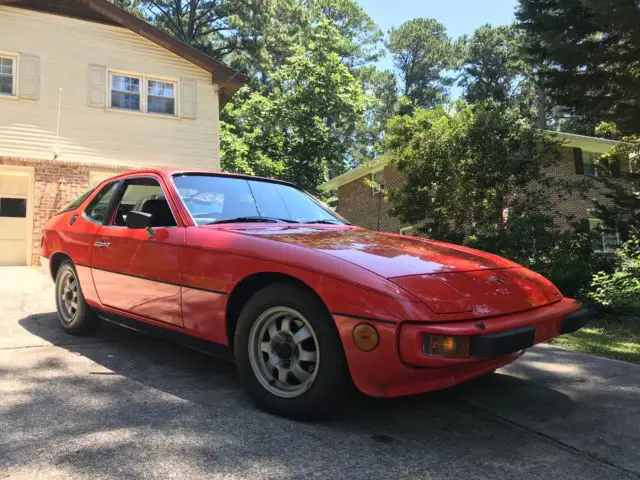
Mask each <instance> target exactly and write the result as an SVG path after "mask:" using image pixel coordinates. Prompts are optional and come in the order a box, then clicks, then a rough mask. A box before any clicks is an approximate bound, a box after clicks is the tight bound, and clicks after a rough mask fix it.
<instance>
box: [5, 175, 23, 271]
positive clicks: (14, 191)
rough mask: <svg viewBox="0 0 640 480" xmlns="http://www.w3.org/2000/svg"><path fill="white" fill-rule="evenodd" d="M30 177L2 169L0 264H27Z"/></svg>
mask: <svg viewBox="0 0 640 480" xmlns="http://www.w3.org/2000/svg"><path fill="white" fill-rule="evenodd" d="M28 196H29V177H28V176H27V175H19V174H16V175H13V174H4V173H3V172H2V171H1V170H0V265H27V264H28V262H27V198H28Z"/></svg>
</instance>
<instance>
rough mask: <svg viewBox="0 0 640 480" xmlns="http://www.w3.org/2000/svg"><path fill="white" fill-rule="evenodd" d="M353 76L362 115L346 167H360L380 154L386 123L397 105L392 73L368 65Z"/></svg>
mask: <svg viewBox="0 0 640 480" xmlns="http://www.w3.org/2000/svg"><path fill="white" fill-rule="evenodd" d="M356 74H357V77H358V78H359V80H360V82H361V83H362V87H363V91H364V115H363V118H362V119H361V121H359V122H358V123H357V125H356V131H355V142H354V146H353V149H352V151H351V152H350V155H349V157H350V165H349V166H357V165H361V164H363V163H365V162H367V161H369V160H372V159H374V158H377V157H379V156H380V155H381V153H382V144H381V142H382V139H383V137H384V132H385V129H386V124H387V122H388V121H389V119H390V118H391V117H392V116H393V115H394V114H395V112H396V108H397V104H398V88H397V83H396V77H395V76H394V75H393V72H390V71H389V70H379V69H377V68H376V67H375V66H373V65H371V66H366V67H361V68H359V69H358V70H357V71H356Z"/></svg>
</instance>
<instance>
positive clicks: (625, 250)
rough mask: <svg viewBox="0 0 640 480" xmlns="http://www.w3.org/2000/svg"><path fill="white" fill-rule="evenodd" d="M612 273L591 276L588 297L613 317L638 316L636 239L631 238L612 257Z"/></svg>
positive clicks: (639, 250)
mask: <svg viewBox="0 0 640 480" xmlns="http://www.w3.org/2000/svg"><path fill="white" fill-rule="evenodd" d="M615 257H616V262H615V270H614V271H613V272H611V273H607V272H604V271H600V272H598V273H596V274H595V275H594V276H593V279H592V281H591V287H590V289H589V292H588V297H589V298H591V299H592V300H594V301H595V302H596V303H598V304H599V305H601V306H602V308H603V309H606V310H610V311H612V312H615V313H627V312H636V313H639V314H640V236H638V235H633V236H632V237H631V238H630V239H629V240H628V241H627V242H625V243H624V244H623V245H622V246H621V247H620V248H619V249H618V250H617V251H616V254H615Z"/></svg>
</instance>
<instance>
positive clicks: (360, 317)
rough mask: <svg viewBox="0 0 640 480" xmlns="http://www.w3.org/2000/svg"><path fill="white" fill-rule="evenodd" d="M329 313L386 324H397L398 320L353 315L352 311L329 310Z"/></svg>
mask: <svg viewBox="0 0 640 480" xmlns="http://www.w3.org/2000/svg"><path fill="white" fill-rule="evenodd" d="M331 315H340V316H342V317H349V318H357V319H358V320H366V321H369V322H378V323H386V324H387V325H398V324H399V323H400V322H394V321H393V320H383V319H381V318H371V317H363V316H362V315H354V314H352V313H342V312H331Z"/></svg>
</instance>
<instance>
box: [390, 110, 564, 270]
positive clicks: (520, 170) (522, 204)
mask: <svg viewBox="0 0 640 480" xmlns="http://www.w3.org/2000/svg"><path fill="white" fill-rule="evenodd" d="M385 145H386V147H387V151H386V155H387V156H388V158H389V159H390V160H391V161H392V163H393V164H394V165H395V166H396V167H397V168H398V169H399V170H400V172H401V173H402V174H403V175H404V176H405V178H406V182H405V183H404V184H403V185H402V186H401V187H400V188H399V189H397V190H396V191H394V192H391V195H390V200H391V203H392V206H393V208H394V211H395V213H396V214H398V215H399V216H400V217H401V218H402V219H403V220H404V221H406V222H407V223H411V224H414V225H417V226H418V227H419V229H420V230H421V231H423V232H424V233H426V234H428V235H429V236H430V237H432V238H437V239H443V240H448V241H453V242H456V243H466V244H469V245H473V246H477V247H479V248H482V249H485V250H489V251H492V252H497V253H502V254H507V256H510V257H512V258H517V259H521V260H523V261H524V260H527V257H529V256H531V255H536V254H537V252H538V251H542V250H543V249H544V247H545V246H547V245H549V244H551V243H552V242H553V238H552V237H553V235H552V232H553V230H554V227H553V217H552V215H553V209H552V208H551V206H550V205H549V202H548V201H547V200H546V198H547V195H544V194H542V193H541V192H542V188H543V187H544V186H545V184H546V183H547V182H548V181H549V179H547V178H546V177H545V176H544V175H543V173H542V169H543V167H545V166H546V165H548V164H549V163H550V162H551V161H552V160H553V158H554V149H553V148H552V145H551V144H550V143H549V141H548V140H546V139H545V138H544V137H543V136H542V135H541V134H540V133H539V132H538V131H537V130H535V129H534V128H532V126H531V125H530V122H528V121H526V119H523V118H522V117H521V116H520V113H519V111H518V110H517V109H514V108H508V107H505V106H504V105H501V104H495V103H492V102H487V103H483V104H476V105H474V106H470V105H467V104H465V103H464V102H462V101H459V102H457V103H455V104H450V105H446V106H443V107H438V108H435V109H431V110H427V109H422V108H418V109H416V110H415V111H414V113H413V114H412V115H407V116H403V117H395V118H394V119H392V120H391V122H390V123H389V126H388V132H387V137H386V139H385Z"/></svg>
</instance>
